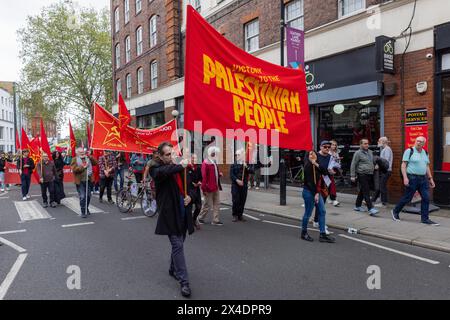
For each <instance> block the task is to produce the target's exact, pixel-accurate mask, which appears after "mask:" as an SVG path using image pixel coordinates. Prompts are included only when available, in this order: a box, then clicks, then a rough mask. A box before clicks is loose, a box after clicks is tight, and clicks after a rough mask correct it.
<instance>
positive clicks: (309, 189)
mask: <svg viewBox="0 0 450 320" xmlns="http://www.w3.org/2000/svg"><path fill="white" fill-rule="evenodd" d="M304 174H305V177H304V187H303V192H302V196H303V200H304V202H305V214H304V215H303V220H302V234H301V238H302V239H303V240H306V241H310V242H312V241H314V240H313V238H311V237H310V236H309V234H308V222H309V218H310V217H311V214H312V211H313V209H314V207H315V208H316V210H317V212H318V214H319V217H318V218H319V229H320V237H319V241H320V242H328V243H334V242H335V241H336V240H335V239H334V238H333V237H330V236H329V235H328V234H327V233H326V229H325V228H326V224H325V215H326V210H325V202H324V200H323V197H322V195H321V190H322V189H323V186H325V188H326V185H325V182H324V180H323V175H324V174H327V170H326V169H324V168H321V167H320V165H319V164H318V163H317V154H316V152H315V151H313V150H312V151H310V152H309V153H308V159H307V160H305V171H304Z"/></svg>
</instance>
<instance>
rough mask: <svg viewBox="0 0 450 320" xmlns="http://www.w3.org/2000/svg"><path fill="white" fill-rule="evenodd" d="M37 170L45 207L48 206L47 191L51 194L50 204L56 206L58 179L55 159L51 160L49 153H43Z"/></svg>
mask: <svg viewBox="0 0 450 320" xmlns="http://www.w3.org/2000/svg"><path fill="white" fill-rule="evenodd" d="M36 172H37V173H38V175H39V184H40V185H41V193H42V202H43V207H44V208H47V207H48V197H47V191H48V193H49V194H50V206H51V207H52V208H55V207H56V193H55V180H56V167H55V163H54V162H53V161H50V160H49V158H48V154H46V153H43V154H42V161H41V162H38V164H37V167H36Z"/></svg>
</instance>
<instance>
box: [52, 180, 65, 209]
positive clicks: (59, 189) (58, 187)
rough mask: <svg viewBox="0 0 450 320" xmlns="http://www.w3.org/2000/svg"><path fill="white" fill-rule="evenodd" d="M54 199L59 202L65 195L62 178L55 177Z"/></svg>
mask: <svg viewBox="0 0 450 320" xmlns="http://www.w3.org/2000/svg"><path fill="white" fill-rule="evenodd" d="M54 183H55V201H56V202H57V203H58V204H60V203H61V200H62V199H64V198H65V197H66V194H65V193H64V182H63V180H60V179H57V180H55V182H54Z"/></svg>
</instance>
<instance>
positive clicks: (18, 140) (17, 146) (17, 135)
mask: <svg viewBox="0 0 450 320" xmlns="http://www.w3.org/2000/svg"><path fill="white" fill-rule="evenodd" d="M20 149H21V147H20V138H19V133H18V132H17V130H16V152H17V150H20Z"/></svg>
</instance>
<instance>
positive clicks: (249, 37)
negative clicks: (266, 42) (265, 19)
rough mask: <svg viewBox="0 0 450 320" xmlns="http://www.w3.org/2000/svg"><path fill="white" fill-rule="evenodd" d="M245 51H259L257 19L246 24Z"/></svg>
mask: <svg viewBox="0 0 450 320" xmlns="http://www.w3.org/2000/svg"><path fill="white" fill-rule="evenodd" d="M244 27H245V51H247V52H253V51H255V50H258V49H259V20H258V19H255V20H253V21H250V22H249V23H246V24H245V26H244Z"/></svg>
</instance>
